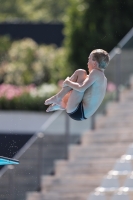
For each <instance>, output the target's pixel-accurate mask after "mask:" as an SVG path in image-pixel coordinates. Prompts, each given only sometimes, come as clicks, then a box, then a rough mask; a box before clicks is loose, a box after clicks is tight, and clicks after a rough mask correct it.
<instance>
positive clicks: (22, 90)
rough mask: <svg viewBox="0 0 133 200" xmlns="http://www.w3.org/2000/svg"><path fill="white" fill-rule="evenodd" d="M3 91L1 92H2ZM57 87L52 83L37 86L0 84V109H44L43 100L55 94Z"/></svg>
mask: <svg viewBox="0 0 133 200" xmlns="http://www.w3.org/2000/svg"><path fill="white" fill-rule="evenodd" d="M2 91H3V92H2ZM58 91H59V88H58V87H57V86H56V85H54V84H43V85H41V86H39V87H33V86H24V87H20V86H14V85H6V84H2V85H0V110H36V111H43V110H44V111H45V110H46V108H47V106H45V105H44V102H45V100H46V99H47V98H49V97H51V96H53V95H55V94H56V93H57V92H58Z"/></svg>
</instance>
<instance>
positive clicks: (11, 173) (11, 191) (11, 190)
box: [8, 165, 14, 200]
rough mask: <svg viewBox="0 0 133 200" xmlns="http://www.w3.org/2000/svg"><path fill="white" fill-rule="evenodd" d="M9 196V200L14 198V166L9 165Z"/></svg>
mask: <svg viewBox="0 0 133 200" xmlns="http://www.w3.org/2000/svg"><path fill="white" fill-rule="evenodd" d="M8 169H9V197H10V200H14V170H13V169H14V166H13V165H9V166H8Z"/></svg>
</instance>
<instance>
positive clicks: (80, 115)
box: [67, 101, 87, 121]
mask: <svg viewBox="0 0 133 200" xmlns="http://www.w3.org/2000/svg"><path fill="white" fill-rule="evenodd" d="M67 114H68V115H69V117H71V118H72V119H74V120H77V121H82V120H84V119H87V118H85V115H84V108H83V102H82V101H81V102H80V103H79V105H78V107H77V108H76V110H74V111H73V112H71V113H67Z"/></svg>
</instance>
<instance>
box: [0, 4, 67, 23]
mask: <svg viewBox="0 0 133 200" xmlns="http://www.w3.org/2000/svg"><path fill="white" fill-rule="evenodd" d="M0 5H1V6H0V21H13V20H21V21H22V20H23V21H42V22H47V23H48V22H62V21H63V20H64V18H65V10H66V8H67V6H68V5H69V0H65V1H62V0H56V1H54V0H38V1H37V0H11V1H8V0H0Z"/></svg>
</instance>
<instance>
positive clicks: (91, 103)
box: [83, 69, 107, 118]
mask: <svg viewBox="0 0 133 200" xmlns="http://www.w3.org/2000/svg"><path fill="white" fill-rule="evenodd" d="M93 73H95V75H96V76H97V79H96V81H95V82H94V83H93V84H92V85H91V86H90V87H89V88H88V89H86V91H85V93H84V96H83V106H84V114H85V117H86V118H88V117H90V116H91V115H93V113H94V112H95V111H96V110H97V109H98V107H99V106H100V104H101V103H102V100H103V98H104V96H105V93H106V88H107V78H106V77H105V75H104V73H103V72H101V71H99V70H95V69H94V70H93ZM89 76H90V75H89Z"/></svg>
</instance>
